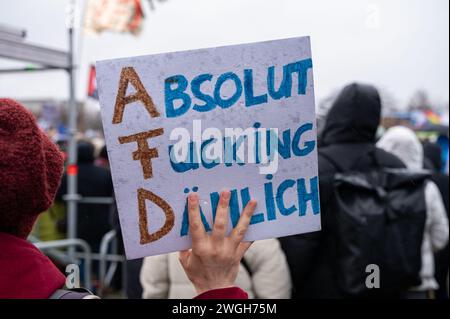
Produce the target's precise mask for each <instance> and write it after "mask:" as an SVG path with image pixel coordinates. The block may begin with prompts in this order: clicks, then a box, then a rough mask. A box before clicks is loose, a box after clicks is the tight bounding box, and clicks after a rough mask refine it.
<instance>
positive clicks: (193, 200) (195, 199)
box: [188, 193, 198, 205]
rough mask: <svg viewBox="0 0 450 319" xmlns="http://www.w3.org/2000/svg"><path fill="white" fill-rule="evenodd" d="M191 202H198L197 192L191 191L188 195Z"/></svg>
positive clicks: (192, 203) (193, 203)
mask: <svg viewBox="0 0 450 319" xmlns="http://www.w3.org/2000/svg"><path fill="white" fill-rule="evenodd" d="M188 201H189V204H191V205H196V204H197V203H198V196H197V194H195V193H191V194H189V196H188Z"/></svg>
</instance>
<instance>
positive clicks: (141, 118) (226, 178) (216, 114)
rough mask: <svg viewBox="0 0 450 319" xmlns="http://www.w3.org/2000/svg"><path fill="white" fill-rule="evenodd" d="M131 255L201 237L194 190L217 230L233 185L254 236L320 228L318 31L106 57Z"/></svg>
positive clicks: (233, 208) (102, 93)
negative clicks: (194, 226) (196, 233)
mask: <svg viewBox="0 0 450 319" xmlns="http://www.w3.org/2000/svg"><path fill="white" fill-rule="evenodd" d="M96 68H97V82H98V89H99V97H100V105H101V112H102V121H103V127H104V133H105V138H106V143H107V148H108V154H109V159H110V163H111V170H112V177H113V182H114V190H115V196H116V200H117V207H118V211H119V217H120V223H121V228H122V232H123V239H124V245H125V251H126V255H127V258H129V259H133V258H139V257H143V256H149V255H156V254H162V253H168V252H172V251H178V250H181V249H187V248H189V247H190V246H191V239H190V234H189V228H188V214H187V205H186V197H187V193H189V192H197V193H198V194H199V197H200V206H201V214H202V220H203V223H204V226H205V228H206V230H207V231H209V230H210V229H211V228H212V224H213V219H214V213H215V207H216V205H217V202H218V197H219V193H220V191H221V190H223V189H229V190H230V191H231V201H230V210H229V213H230V229H231V227H233V225H236V223H237V221H238V219H239V216H240V212H241V211H242V209H243V207H244V206H245V204H246V203H247V202H248V201H249V200H250V198H254V199H256V200H257V202H258V206H257V209H256V211H255V213H254V215H253V217H252V220H251V225H250V228H249V230H248V233H247V235H246V237H245V240H258V239H266V238H274V237H281V236H287V235H293V234H299V233H305V232H312V231H317V230H320V207H319V190H318V172H317V136H316V121H315V106H314V85H313V72H312V70H313V69H312V59H311V49H310V40H309V37H301V38H292V39H285V40H277V41H267V42H260V43H253V44H243V45H234V46H226V47H218V48H211V49H201V50H193V51H184V52H176V53H166V54H156V55H149V56H140V57H131V58H123V59H115V60H106V61H100V62H97V64H96Z"/></svg>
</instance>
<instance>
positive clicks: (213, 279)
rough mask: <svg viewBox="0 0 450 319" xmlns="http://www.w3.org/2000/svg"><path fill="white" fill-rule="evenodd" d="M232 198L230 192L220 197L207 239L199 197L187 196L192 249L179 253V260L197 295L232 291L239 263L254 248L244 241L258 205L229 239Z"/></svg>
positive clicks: (250, 205)
mask: <svg viewBox="0 0 450 319" xmlns="http://www.w3.org/2000/svg"><path fill="white" fill-rule="evenodd" d="M230 197H231V193H230V192H229V191H223V192H222V193H221V194H220V199H219V204H218V205H217V211H216V218H215V222H214V226H213V229H212V232H211V235H208V234H207V233H206V231H205V227H204V226H203V223H202V220H201V217H200V209H199V200H198V195H197V194H195V193H191V194H189V196H188V211H189V231H190V233H191V236H192V249H189V250H184V251H180V256H179V258H180V262H181V265H182V266H183V268H184V271H185V272H186V275H187V276H188V278H189V280H190V281H191V282H192V283H193V284H194V287H195V289H196V291H197V293H198V294H202V293H204V292H206V291H208V290H213V289H220V288H228V287H233V286H234V282H235V280H236V277H237V274H238V271H239V265H240V261H241V259H242V257H243V256H244V253H245V252H246V251H247V249H248V248H249V247H250V245H251V244H252V242H243V241H242V240H243V238H244V236H245V234H246V232H247V229H248V226H249V224H250V218H251V217H252V214H253V212H254V211H255V208H256V201H255V200H250V201H249V202H248V204H247V206H246V207H245V208H244V210H243V212H242V214H241V217H240V219H239V222H238V224H237V225H236V227H235V228H234V229H233V231H232V232H231V234H230V236H228V237H227V236H226V231H227V229H228V205H229V202H230Z"/></svg>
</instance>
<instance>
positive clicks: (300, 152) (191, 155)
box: [168, 123, 316, 173]
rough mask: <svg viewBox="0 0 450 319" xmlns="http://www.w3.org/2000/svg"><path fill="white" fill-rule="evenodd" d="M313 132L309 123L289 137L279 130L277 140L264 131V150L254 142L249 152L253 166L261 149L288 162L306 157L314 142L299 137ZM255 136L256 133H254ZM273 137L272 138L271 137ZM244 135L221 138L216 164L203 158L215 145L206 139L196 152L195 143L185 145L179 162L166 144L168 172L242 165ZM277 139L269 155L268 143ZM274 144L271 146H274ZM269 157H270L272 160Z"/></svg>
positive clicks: (272, 133)
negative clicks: (234, 137)
mask: <svg viewBox="0 0 450 319" xmlns="http://www.w3.org/2000/svg"><path fill="white" fill-rule="evenodd" d="M312 129H313V124H312V123H305V124H302V125H301V126H299V127H298V129H297V130H296V131H295V132H294V134H293V136H292V132H291V129H287V130H285V131H283V133H282V135H281V137H280V136H278V135H277V134H275V133H274V132H273V131H270V130H267V131H266V133H267V135H270V136H268V137H267V138H266V139H265V141H266V147H265V148H264V147H258V143H255V147H254V149H253V150H250V151H253V152H254V153H255V158H256V161H255V164H259V163H260V162H261V161H260V158H261V152H263V151H264V150H265V152H266V154H267V155H268V156H271V157H273V156H278V154H279V155H280V156H281V157H282V158H283V159H289V158H291V157H292V155H294V156H297V157H303V156H306V155H308V154H310V153H311V152H312V151H314V148H315V146H316V141H315V140H307V141H302V137H303V136H304V134H306V133H307V132H309V131H311V130H312ZM256 133H257V132H256ZM273 135H275V136H273ZM245 138H246V136H239V138H236V139H235V140H234V141H233V140H232V139H231V138H229V137H225V138H223V143H222V145H223V156H222V158H220V159H218V160H216V161H209V160H208V159H207V158H206V155H205V154H204V153H205V149H206V147H207V146H208V145H210V144H212V143H215V142H217V141H216V140H215V139H213V138H210V139H208V140H205V141H202V142H201V146H200V152H197V151H196V147H197V146H196V144H195V142H190V143H189V146H188V152H187V155H186V158H185V159H184V160H183V161H176V160H174V156H172V155H173V154H172V153H173V145H169V148H168V151H169V159H170V165H171V167H172V169H173V170H174V171H175V172H177V173H185V172H187V171H190V170H197V169H199V168H200V167H201V166H202V167H204V168H205V169H212V168H214V167H216V166H217V165H219V164H220V163H221V162H223V163H225V166H226V167H230V166H232V165H233V163H236V164H238V165H240V166H242V165H245V164H246V163H245V161H244V159H242V158H240V157H239V156H238V154H237V153H238V149H239V148H240V147H244V144H243V143H244V139H245ZM274 138H275V139H278V143H277V149H276V152H277V154H275V155H274V154H273V153H271V145H270V143H271V141H272V140H273V139H274ZM258 140H259V138H258V137H257V138H256V142H258ZM274 144H275V143H274ZM197 154H200V157H201V158H198V155H197ZM272 159H273V158H271V160H272Z"/></svg>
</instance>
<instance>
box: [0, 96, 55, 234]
mask: <svg viewBox="0 0 450 319" xmlns="http://www.w3.org/2000/svg"><path fill="white" fill-rule="evenodd" d="M63 165H64V160H63V157H62V154H61V152H60V151H59V150H58V148H57V147H56V145H54V144H53V143H52V142H51V141H50V140H49V138H48V137H47V136H46V135H45V134H44V133H43V132H42V131H41V130H40V128H39V127H38V126H37V124H36V120H35V118H34V116H33V114H32V113H31V112H29V111H28V110H27V109H25V108H24V107H23V106H22V105H20V104H19V103H17V102H15V101H13V100H10V99H0V232H6V233H9V234H13V235H16V236H19V237H22V238H26V237H27V236H28V234H29V233H30V232H31V229H32V228H33V224H34V222H35V221H36V218H37V216H38V215H39V214H40V213H41V212H43V211H45V210H47V209H48V208H49V207H50V205H51V204H52V202H53V199H54V196H55V193H56V191H57V189H58V187H59V183H60V181H61V175H62V172H63Z"/></svg>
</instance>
